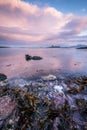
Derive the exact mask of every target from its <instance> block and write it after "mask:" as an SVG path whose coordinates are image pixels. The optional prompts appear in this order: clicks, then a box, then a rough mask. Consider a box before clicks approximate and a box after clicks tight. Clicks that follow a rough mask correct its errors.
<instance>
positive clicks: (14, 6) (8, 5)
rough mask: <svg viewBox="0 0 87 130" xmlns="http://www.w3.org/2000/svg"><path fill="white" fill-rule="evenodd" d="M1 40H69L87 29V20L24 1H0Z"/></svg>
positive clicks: (86, 18)
mask: <svg viewBox="0 0 87 130" xmlns="http://www.w3.org/2000/svg"><path fill="white" fill-rule="evenodd" d="M0 18H1V19H0V40H1V41H2V40H5V41H6V39H7V40H8V39H9V40H10V39H11V40H12V39H13V40H14V41H24V42H40V43H41V42H48V41H50V42H51V41H57V42H60V41H65V39H68V38H70V37H72V36H77V35H79V34H80V33H81V32H82V31H84V30H86V29H87V24H86V23H87V17H80V16H75V15H74V14H71V13H70V14H63V13H62V12H60V11H58V10H57V9H55V8H53V7H50V6H47V7H44V8H39V7H38V6H37V5H33V4H30V3H27V2H24V1H21V0H5V1H3V0H0Z"/></svg>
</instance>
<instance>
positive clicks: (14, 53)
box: [0, 48, 87, 78]
mask: <svg viewBox="0 0 87 130" xmlns="http://www.w3.org/2000/svg"><path fill="white" fill-rule="evenodd" d="M25 54H30V55H32V56H34V55H36V56H41V57H42V58H43V59H42V60H37V61H33V60H31V61H26V60H25ZM0 73H4V74H6V75H7V76H8V78H15V77H16V78H20V77H21V78H30V77H34V76H37V77H38V76H40V75H45V74H55V75H58V74H66V73H67V74H76V75H78V74H80V75H87V50H79V49H78V50H77V49H66V48H0Z"/></svg>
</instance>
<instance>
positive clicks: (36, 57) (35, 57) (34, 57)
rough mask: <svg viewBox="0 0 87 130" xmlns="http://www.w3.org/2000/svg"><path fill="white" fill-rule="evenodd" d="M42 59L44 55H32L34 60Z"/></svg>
mask: <svg viewBox="0 0 87 130" xmlns="http://www.w3.org/2000/svg"><path fill="white" fill-rule="evenodd" d="M41 59H42V57H40V56H33V57H32V60H41Z"/></svg>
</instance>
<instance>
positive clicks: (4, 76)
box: [0, 73, 7, 81]
mask: <svg viewBox="0 0 87 130" xmlns="http://www.w3.org/2000/svg"><path fill="white" fill-rule="evenodd" d="M6 79H7V76H6V75H5V74H2V73H0V81H4V80H6Z"/></svg>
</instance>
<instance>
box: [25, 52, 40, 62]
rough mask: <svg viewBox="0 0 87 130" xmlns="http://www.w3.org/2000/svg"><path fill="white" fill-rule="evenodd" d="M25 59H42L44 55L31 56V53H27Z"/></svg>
mask: <svg viewBox="0 0 87 130" xmlns="http://www.w3.org/2000/svg"><path fill="white" fill-rule="evenodd" d="M25 59H26V60H27V61H28V60H41V59H42V57H40V56H30V55H28V54H27V55H25Z"/></svg>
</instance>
